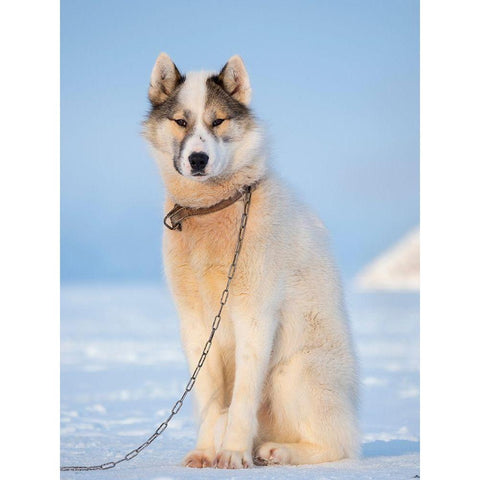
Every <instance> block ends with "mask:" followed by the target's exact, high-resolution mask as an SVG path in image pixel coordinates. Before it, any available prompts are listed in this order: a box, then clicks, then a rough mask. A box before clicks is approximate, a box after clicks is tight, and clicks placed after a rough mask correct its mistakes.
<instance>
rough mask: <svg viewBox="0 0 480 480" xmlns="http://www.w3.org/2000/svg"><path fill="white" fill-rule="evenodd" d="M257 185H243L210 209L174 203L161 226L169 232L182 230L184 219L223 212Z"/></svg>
mask: <svg viewBox="0 0 480 480" xmlns="http://www.w3.org/2000/svg"><path fill="white" fill-rule="evenodd" d="M257 184H258V182H256V183H254V184H252V185H245V186H244V187H242V188H241V189H240V190H237V191H236V192H235V193H234V194H233V195H232V196H231V197H229V198H225V199H224V200H222V201H220V202H218V203H216V204H215V205H212V206H210V207H201V208H193V207H182V206H181V205H178V204H177V203H176V204H175V206H174V207H173V208H172V209H171V210H170V211H169V212H168V213H167V214H166V215H165V218H164V219H163V224H164V225H165V226H166V227H167V228H168V229H170V230H182V222H183V221H184V220H185V219H186V218H188V217H193V216H195V215H207V214H208V213H214V212H218V211H219V210H223V209H224V208H227V207H229V206H230V205H233V204H234V203H235V202H237V201H238V200H240V199H241V198H242V197H243V195H244V193H245V192H247V191H253V190H254V189H255V188H256V186H257ZM168 220H170V224H168V223H167V221H168Z"/></svg>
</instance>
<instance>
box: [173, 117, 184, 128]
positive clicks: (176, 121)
mask: <svg viewBox="0 0 480 480" xmlns="http://www.w3.org/2000/svg"><path fill="white" fill-rule="evenodd" d="M174 121H175V123H176V124H177V125H180V126H181V127H183V128H185V127H186V126H187V122H186V121H185V120H184V119H183V118H179V119H178V120H174Z"/></svg>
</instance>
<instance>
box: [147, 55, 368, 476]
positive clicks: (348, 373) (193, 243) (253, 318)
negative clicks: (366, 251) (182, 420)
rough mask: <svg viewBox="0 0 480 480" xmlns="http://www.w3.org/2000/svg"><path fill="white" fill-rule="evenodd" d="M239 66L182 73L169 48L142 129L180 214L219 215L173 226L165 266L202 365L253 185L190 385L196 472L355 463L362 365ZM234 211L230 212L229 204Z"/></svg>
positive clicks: (237, 61)
mask: <svg viewBox="0 0 480 480" xmlns="http://www.w3.org/2000/svg"><path fill="white" fill-rule="evenodd" d="M250 96H251V88H250V83H249V78H248V74H247V71H246V69H245V66H244V64H243V62H242V60H241V58H240V57H238V56H234V57H232V58H231V59H230V60H229V61H228V62H227V64H226V65H225V66H224V67H223V69H222V70H221V71H220V72H219V73H211V72H192V73H189V74H187V75H186V76H183V75H181V74H180V72H179V71H178V69H177V67H176V66H175V64H174V63H173V62H172V60H171V59H170V58H169V56H168V55H166V54H164V53H162V54H161V55H160V56H159V57H158V59H157V61H156V63H155V66H154V68H153V72H152V76H151V80H150V88H149V99H150V102H151V104H152V108H151V111H150V114H149V116H148V118H147V120H146V121H145V135H146V137H147V138H148V140H149V142H150V143H151V145H152V147H153V150H154V154H155V156H156V159H157V161H158V164H159V167H160V170H161V173H162V176H163V179H164V181H165V185H166V189H167V200H166V206H165V211H166V212H168V211H170V210H171V209H172V208H173V207H174V205H181V206H183V207H188V208H189V209H204V208H206V207H211V206H216V205H217V204H220V206H222V205H223V206H224V208H221V209H220V210H216V209H215V208H214V209H212V210H215V211H212V212H210V213H209V214H205V215H201V216H200V215H198V216H192V217H189V218H188V219H185V220H184V221H183V222H182V224H181V227H182V228H181V230H172V231H170V230H169V231H166V233H165V238H164V243H163V248H164V264H165V270H166V274H167V278H168V281H169V285H170V287H171V290H172V293H173V296H174V299H175V302H176V305H177V309H178V312H179V315H180V318H181V335H182V340H183V346H184V349H185V352H186V356H187V358H188V363H189V366H190V369H191V371H193V369H194V368H195V367H196V365H197V361H198V359H199V357H200V355H201V353H202V349H203V346H204V343H205V341H206V339H207V338H208V336H209V334H210V329H211V324H212V320H213V318H214V316H215V315H216V313H217V310H218V306H219V299H220V296H221V293H222V291H223V288H224V285H225V282H226V279H227V275H228V271H229V267H230V264H231V261H232V257H233V253H234V251H235V247H236V242H237V236H238V229H239V223H240V218H241V215H242V212H243V202H242V201H241V200H239V201H236V202H233V203H232V202H224V201H225V200H226V199H231V198H232V197H234V196H235V193H238V191H241V190H242V189H244V188H245V187H246V186H249V185H253V186H254V187H255V188H254V190H253V193H252V197H251V206H250V213H249V218H248V225H247V229H246V235H245V238H244V243H243V247H242V251H241V254H240V259H239V263H238V267H237V270H236V274H235V278H234V280H233V282H232V284H231V290H230V296H229V301H228V304H227V306H226V307H225V309H224V311H223V314H222V323H221V325H220V328H219V329H218V331H217V334H216V336H215V340H214V342H213V346H212V348H211V350H210V352H209V355H208V357H207V360H206V362H205V364H204V366H203V370H202V371H201V373H200V375H199V377H198V381H197V383H196V386H195V395H196V404H197V408H198V416H199V423H200V425H199V431H198V440H197V446H196V449H195V450H193V451H192V452H190V453H189V454H188V455H187V456H186V458H185V460H184V464H185V465H186V466H188V467H199V468H201V467H210V466H216V467H217V468H242V467H250V466H252V464H253V463H256V464H259V465H268V464H294V465H298V464H309V463H320V462H331V461H335V460H340V459H343V458H351V457H355V456H356V455H357V454H358V450H359V435H358V429H357V406H356V404H357V400H356V398H357V379H356V362H355V357H354V354H353V351H352V345H351V340H350V333H349V326H348V322H347V319H346V315H345V311H344V306H343V294H342V289H341V285H340V282H339V278H338V274H337V270H336V267H335V264H334V261H333V259H332V256H331V254H330V252H329V247H328V239H327V232H326V229H325V227H324V226H323V224H322V223H321V222H320V220H319V219H317V218H316V217H315V216H314V215H313V214H312V213H310V212H309V211H308V210H307V209H306V208H305V206H303V205H302V204H301V203H299V202H298V201H297V200H296V199H295V198H294V197H293V196H292V194H291V193H290V192H289V191H288V189H287V188H286V187H285V185H283V184H282V183H281V182H280V181H279V180H278V179H277V178H276V177H275V176H274V175H273V174H272V172H271V171H270V169H269V167H268V165H267V155H266V149H265V147H264V139H263V135H262V131H261V129H260V127H259V125H258V123H257V122H256V120H255V118H254V116H253V115H252V112H251V110H250V109H249V107H248V105H249V101H250ZM225 203H226V204H227V205H228V206H225Z"/></svg>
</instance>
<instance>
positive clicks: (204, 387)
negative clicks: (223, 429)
mask: <svg viewBox="0 0 480 480" xmlns="http://www.w3.org/2000/svg"><path fill="white" fill-rule="evenodd" d="M208 335H209V332H208V328H206V326H205V325H204V324H203V322H201V321H199V320H198V319H195V320H193V321H192V318H191V317H190V318H185V317H183V316H182V339H183V345H184V349H185V352H186V354H187V359H188V363H189V367H190V372H193V371H194V370H195V368H196V367H197V364H198V360H199V358H200V355H201V353H202V351H203V346H204V345H203V341H204V340H206V339H207V338H208ZM194 395H195V406H196V411H197V416H198V420H199V430H198V437H197V446H196V448H195V450H193V451H191V452H190V453H189V454H188V455H187V456H186V457H185V459H184V460H183V463H184V465H185V466H187V467H194V468H203V467H211V466H212V465H213V462H214V458H215V438H214V436H215V426H216V424H217V422H218V420H219V418H220V416H221V413H222V410H223V409H224V408H225V405H224V401H225V393H224V379H223V367H222V360H221V355H220V352H219V349H218V348H215V346H214V347H212V348H211V349H210V351H209V353H208V356H207V358H206V360H205V363H204V364H203V367H202V371H201V372H200V374H199V375H198V378H197V381H196V383H195V388H194Z"/></svg>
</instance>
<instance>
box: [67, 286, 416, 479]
mask: <svg viewBox="0 0 480 480" xmlns="http://www.w3.org/2000/svg"><path fill="white" fill-rule="evenodd" d="M347 305H348V309H349V312H350V316H351V320H352V330H353V335H354V341H355V345H356V348H357V352H358V357H359V361H360V366H361V387H362V388H361V409H360V421H361V428H362V433H363V448H362V450H363V455H362V458H361V459H360V460H355V461H353V460H345V461H341V462H335V463H330V464H323V465H313V466H300V467H295V466H287V467H280V466H279V467H255V468H253V469H249V470H214V469H203V470H196V469H186V468H183V467H182V466H180V462H181V460H182V457H183V456H184V455H185V454H186V453H187V452H188V451H189V450H190V449H192V448H193V447H194V444H195V430H196V427H195V420H194V417H193V414H192V404H191V399H189V400H188V401H187V402H186V404H185V406H184V408H183V410H182V411H181V412H180V413H179V414H178V415H177V416H176V417H175V418H174V419H173V420H172V422H171V423H170V426H169V428H168V429H167V430H166V431H165V432H164V434H163V435H162V436H161V437H160V438H158V439H157V440H156V441H155V442H154V443H153V444H152V445H151V446H150V447H149V448H147V449H146V450H144V451H143V452H142V453H141V454H140V455H139V456H138V457H136V458H135V459H133V460H131V461H130V462H125V463H122V464H120V465H119V466H117V467H116V468H115V469H112V470H107V471H93V472H62V475H61V478H62V479H73V478H75V479H80V478H89V479H90V478H95V479H97V478H98V479H104V478H105V479H107V478H108V479H119V480H127V479H128V480H134V479H135V480H165V479H173V478H175V479H181V478H187V479H189V478H191V479H199V480H201V479H206V478H219V479H220V478H222V479H223V478H228V479H253V478H255V479H274V478H282V479H283V478H284V479H301V478H308V479H317V478H318V479H355V480H362V479H376V480H382V479H411V478H414V477H415V475H419V473H420V472H419V338H418V333H419V297H418V294H417V293H369V294H367V293H361V294H360V293H356V294H352V295H348V296H347ZM61 322H62V331H61V345H62V351H61V393H62V396H61V462H62V464H64V465H66V464H68V465H71V464H73V465H76V464H82V465H83V464H99V463H104V462H107V461H111V460H115V459H119V458H121V457H123V456H124V455H125V454H126V453H128V452H129V451H131V450H132V449H134V448H136V447H137V446H138V445H140V444H141V443H143V442H144V441H145V440H146V438H148V436H150V435H151V433H153V431H154V430H155V429H156V428H157V426H158V425H159V424H160V423H161V422H162V421H163V419H164V418H165V417H166V416H167V415H168V413H169V411H170V409H171V407H172V405H173V404H174V403H175V401H176V400H177V398H178V396H179V395H180V394H181V392H182V391H183V388H184V385H185V383H186V381H187V380H188V372H187V367H186V362H185V359H184V356H183V353H182V350H181V346H180V337H179V330H178V320H177V316H176V313H175V310H174V307H173V305H172V302H171V299H170V297H169V295H168V292H167V289H166V288H165V287H163V286H105V285H98V286H67V287H63V288H62V317H61ZM220 328H221V327H220ZM203 340H204V339H199V342H203ZM214 347H215V344H214V346H213V347H212V348H214Z"/></svg>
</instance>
